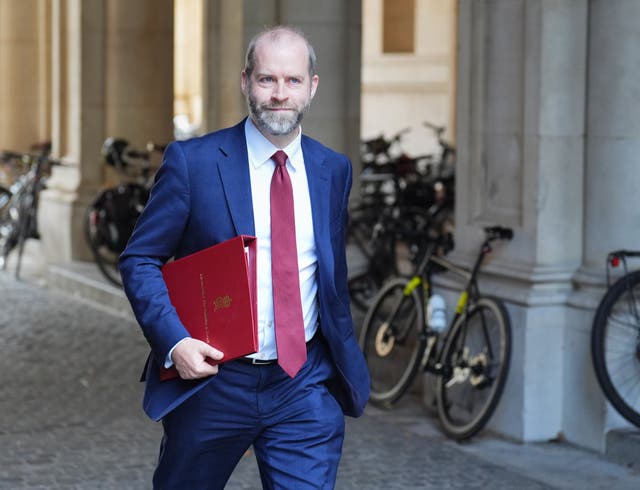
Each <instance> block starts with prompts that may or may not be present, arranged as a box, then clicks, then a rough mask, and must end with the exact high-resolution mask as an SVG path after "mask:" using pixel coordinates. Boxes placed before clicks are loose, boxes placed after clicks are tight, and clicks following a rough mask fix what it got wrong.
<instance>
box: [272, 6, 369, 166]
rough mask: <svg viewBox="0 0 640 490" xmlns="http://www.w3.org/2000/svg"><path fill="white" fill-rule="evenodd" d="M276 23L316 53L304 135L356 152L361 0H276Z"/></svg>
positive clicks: (354, 157) (352, 155)
mask: <svg viewBox="0 0 640 490" xmlns="http://www.w3.org/2000/svg"><path fill="white" fill-rule="evenodd" d="M277 7H278V9H277V14H278V18H277V21H278V22H279V23H281V24H293V25H295V26H298V27H299V28H301V29H302V30H303V31H304V33H305V34H306V35H307V36H308V37H309V39H310V41H311V43H312V44H313V45H314V48H315V50H316V54H317V55H318V75H319V77H320V82H319V85H318V91H317V92H316V96H315V98H314V100H313V102H312V104H311V109H310V111H309V114H308V115H307V117H305V120H304V121H303V127H304V131H305V133H306V134H308V135H310V136H312V137H314V138H316V139H319V140H320V141H322V142H323V143H324V144H326V145H327V146H330V147H332V148H334V149H336V150H338V151H340V152H343V153H346V154H347V155H348V156H349V157H350V158H351V159H352V161H353V162H354V163H355V164H356V165H355V168H356V169H357V168H358V165H357V162H358V161H359V160H358V159H359V152H360V75H361V69H362V68H361V67H362V63H361V25H362V2H361V1H360V0H354V1H348V2H344V1H342V0H325V1H322V2H318V1H315V0H280V1H279V2H277Z"/></svg>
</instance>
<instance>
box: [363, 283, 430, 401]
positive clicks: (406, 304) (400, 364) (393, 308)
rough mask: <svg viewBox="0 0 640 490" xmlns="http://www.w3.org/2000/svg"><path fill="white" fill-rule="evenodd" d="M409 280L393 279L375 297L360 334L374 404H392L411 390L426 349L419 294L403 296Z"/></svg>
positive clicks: (416, 291) (417, 291) (412, 293)
mask: <svg viewBox="0 0 640 490" xmlns="http://www.w3.org/2000/svg"><path fill="white" fill-rule="evenodd" d="M406 286H407V280H406V279H394V280H392V281H390V282H389V283H387V284H386V285H385V286H384V287H383V288H382V289H381V290H380V293H379V294H378V296H376V298H375V300H374V302H373V304H372V306H371V308H370V309H369V311H368V312H367V315H366V317H365V319H364V324H363V326H362V331H361V332H360V347H361V348H362V351H363V353H364V356H365V359H366V361H367V366H368V367H369V373H370V375H371V400H372V401H373V402H375V403H381V404H387V405H388V404H391V403H393V402H395V401H396V400H398V399H399V398H400V397H401V396H402V395H403V394H404V392H405V391H406V390H407V389H408V388H409V385H410V384H411V381H413V378H414V375H415V374H416V370H417V369H418V366H419V365H420V360H421V356H422V353H423V352H424V349H425V346H426V336H425V334H424V310H423V308H422V298H421V297H420V294H419V290H418V289H413V290H412V291H411V293H410V294H409V295H406V294H405V293H404V291H405V289H406Z"/></svg>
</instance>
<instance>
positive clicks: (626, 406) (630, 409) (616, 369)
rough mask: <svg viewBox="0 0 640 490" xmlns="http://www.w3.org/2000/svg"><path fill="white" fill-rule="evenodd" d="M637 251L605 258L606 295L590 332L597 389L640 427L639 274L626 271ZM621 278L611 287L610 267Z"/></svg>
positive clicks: (612, 253) (620, 251)
mask: <svg viewBox="0 0 640 490" xmlns="http://www.w3.org/2000/svg"><path fill="white" fill-rule="evenodd" d="M638 257H640V251H629V250H617V251H615V252H611V253H610V254H609V255H608V256H607V288H608V289H607V292H606V293H605V295H604V297H603V298H602V300H601V301H600V304H599V305H598V308H597V310H596V314H595V317H594V319H593V328H592V330H591V357H592V360H593V367H594V370H595V372H596V377H597V378H598V382H599V383H600V387H601V388H602V391H603V392H604V394H605V396H606V398H607V400H609V402H611V405H613V407H614V408H615V409H616V410H617V411H618V413H620V415H622V416H623V417H624V418H625V419H627V420H628V421H629V422H631V423H632V424H634V425H635V426H636V427H640V270H635V271H629V269H628V267H627V259H628V258H638ZM620 264H622V265H623V268H624V275H623V276H622V277H620V278H619V279H617V280H616V281H615V282H614V283H613V284H611V276H610V267H614V268H615V267H618V266H619V265H620Z"/></svg>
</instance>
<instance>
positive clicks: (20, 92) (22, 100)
mask: <svg viewBox="0 0 640 490" xmlns="http://www.w3.org/2000/svg"><path fill="white" fill-rule="evenodd" d="M50 11H51V9H50V4H49V2H48V1H47V0H24V1H21V2H10V1H9V2H8V1H1V2H0V73H1V74H2V75H1V76H0V149H12V150H18V151H28V150H29V147H30V146H31V145H32V144H34V143H38V142H41V141H43V140H46V139H49V138H50V128H51V124H50V120H49V116H50V96H49V91H50V88H51V87H50V84H51V64H50V59H49V49H50V38H51V33H50V29H49V25H50Z"/></svg>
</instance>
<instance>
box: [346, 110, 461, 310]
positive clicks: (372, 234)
mask: <svg viewBox="0 0 640 490" xmlns="http://www.w3.org/2000/svg"><path fill="white" fill-rule="evenodd" d="M425 125H428V123H425ZM429 127H432V129H433V130H434V131H435V132H436V136H437V138H438V143H439V145H440V151H439V152H438V153H437V154H434V155H425V156H418V157H409V156H407V155H406V154H404V153H402V154H400V155H399V156H395V157H391V156H390V155H389V147H390V146H391V145H393V144H394V143H398V142H399V141H400V139H401V136H402V135H403V134H404V133H405V132H406V131H407V130H403V131H400V132H399V133H397V134H396V135H395V136H394V137H393V138H391V139H389V140H386V139H385V138H383V137H379V138H376V139H373V140H369V141H368V142H365V143H366V148H367V151H366V152H365V151H364V150H363V163H364V169H363V172H362V173H361V175H360V199H359V200H358V203H357V204H356V205H355V206H353V207H352V208H351V209H350V211H349V213H350V221H349V227H348V229H347V246H348V247H349V250H350V253H351V255H352V264H350V265H351V266H352V270H351V271H350V277H349V293H350V297H351V303H352V305H353V306H354V307H355V308H356V309H358V310H360V311H361V312H365V311H366V310H367V309H368V308H369V306H370V305H371V300H372V298H373V297H374V296H375V294H376V293H377V292H378V291H379V289H380V287H382V285H383V284H384V282H385V281H386V280H387V279H388V278H390V277H393V276H396V275H409V274H411V273H413V271H414V270H415V263H416V259H417V258H418V254H419V252H420V251H421V250H424V249H425V247H426V245H427V243H428V242H430V241H434V240H440V244H444V243H445V242H446V243H447V246H446V250H447V251H448V250H449V249H451V248H452V247H453V209H454V198H453V196H454V193H455V178H454V164H455V162H454V160H453V159H454V156H455V149H454V148H453V146H451V145H450V144H449V143H448V142H446V141H445V140H444V139H443V138H442V133H443V131H444V128H443V127H439V126H432V125H430V126H429ZM372 155H373V156H372ZM374 156H377V158H374ZM380 156H382V158H381V157H380Z"/></svg>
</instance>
